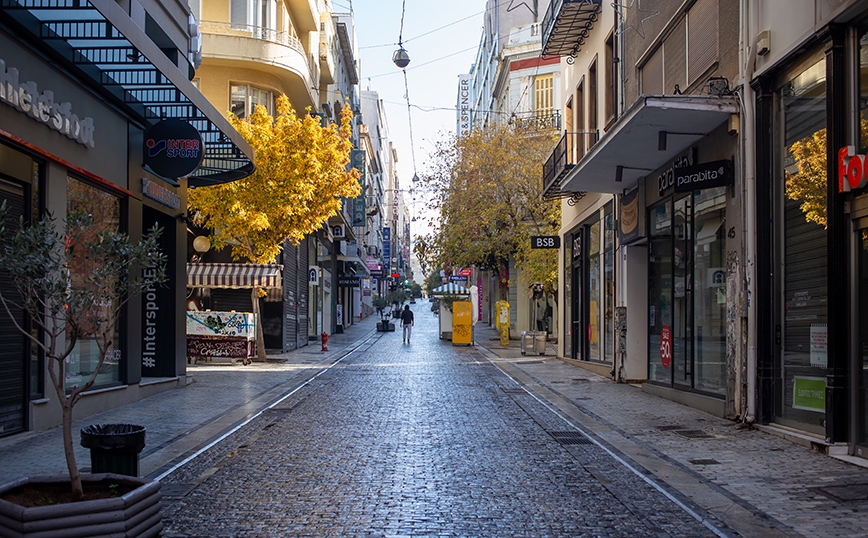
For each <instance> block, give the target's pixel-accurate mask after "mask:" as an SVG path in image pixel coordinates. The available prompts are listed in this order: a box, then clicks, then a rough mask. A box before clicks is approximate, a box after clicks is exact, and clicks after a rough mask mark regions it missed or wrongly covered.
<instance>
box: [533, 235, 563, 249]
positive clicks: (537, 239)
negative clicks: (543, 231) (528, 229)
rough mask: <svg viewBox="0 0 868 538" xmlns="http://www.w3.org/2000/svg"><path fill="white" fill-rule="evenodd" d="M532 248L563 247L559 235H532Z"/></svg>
mask: <svg viewBox="0 0 868 538" xmlns="http://www.w3.org/2000/svg"><path fill="white" fill-rule="evenodd" d="M530 248H561V238H560V236H557V235H532V236H531V237H530Z"/></svg>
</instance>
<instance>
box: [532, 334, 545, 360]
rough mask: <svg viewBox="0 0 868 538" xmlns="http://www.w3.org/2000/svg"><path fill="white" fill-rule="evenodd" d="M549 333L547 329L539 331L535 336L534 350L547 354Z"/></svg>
mask: <svg viewBox="0 0 868 538" xmlns="http://www.w3.org/2000/svg"><path fill="white" fill-rule="evenodd" d="M547 337H548V333H547V332H546V331H537V332H536V334H535V335H534V337H533V350H534V352H535V353H539V354H540V355H545V354H546V339H547Z"/></svg>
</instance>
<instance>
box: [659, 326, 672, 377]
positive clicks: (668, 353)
mask: <svg viewBox="0 0 868 538" xmlns="http://www.w3.org/2000/svg"><path fill="white" fill-rule="evenodd" d="M660 362H662V363H663V367H664V368H669V364H670V363H671V362H672V335H671V334H670V333H669V325H664V326H663V330H662V331H660Z"/></svg>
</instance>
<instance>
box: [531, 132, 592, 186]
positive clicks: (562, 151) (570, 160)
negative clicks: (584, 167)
mask: <svg viewBox="0 0 868 538" xmlns="http://www.w3.org/2000/svg"><path fill="white" fill-rule="evenodd" d="M599 139H600V131H584V132H569V131H566V132H564V134H563V135H562V136H561V138H560V140H558V142H557V144H555V146H554V148H553V149H552V153H551V155H549V158H548V159H546V162H545V163H544V164H543V177H542V183H543V197H544V198H547V199H553V198H561V197H563V196H568V195H570V194H571V193H565V192H562V191H561V179H563V177H564V176H565V175H566V174H567V172H569V171H570V170H572V169H573V167H574V166H575V165H576V164H578V162H579V161H580V160H581V159H582V157H583V156H584V155H585V152H586V151H587V150H588V149H590V148H591V147H592V146H593V145H594V144H596V143H597V141H598V140H599Z"/></svg>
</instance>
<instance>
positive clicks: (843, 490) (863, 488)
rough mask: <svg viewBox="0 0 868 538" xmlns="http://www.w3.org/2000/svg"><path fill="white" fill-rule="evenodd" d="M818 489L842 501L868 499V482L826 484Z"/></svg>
mask: <svg viewBox="0 0 868 538" xmlns="http://www.w3.org/2000/svg"><path fill="white" fill-rule="evenodd" d="M817 489H818V490H819V491H820V492H822V493H824V494H826V495H828V496H829V497H832V498H833V499H835V500H836V501H840V502H853V501H868V484H850V485H847V486H824V487H822V488H817Z"/></svg>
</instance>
